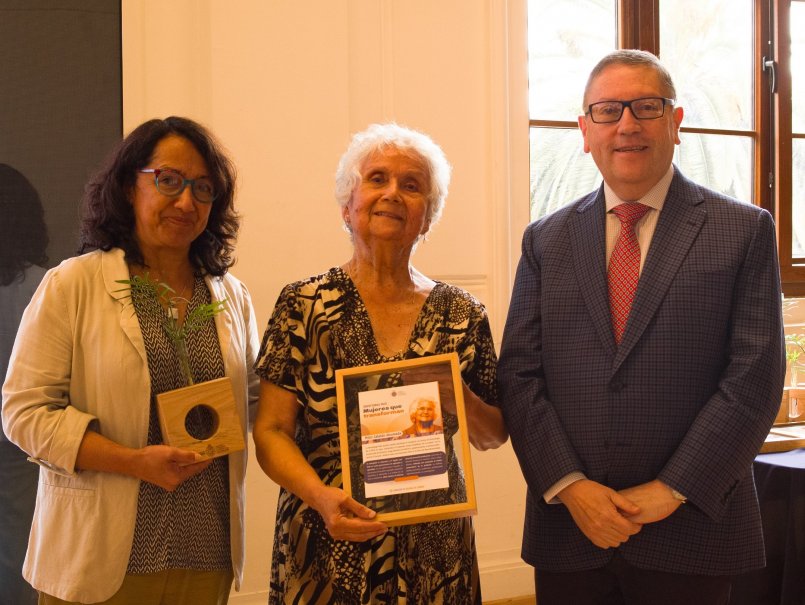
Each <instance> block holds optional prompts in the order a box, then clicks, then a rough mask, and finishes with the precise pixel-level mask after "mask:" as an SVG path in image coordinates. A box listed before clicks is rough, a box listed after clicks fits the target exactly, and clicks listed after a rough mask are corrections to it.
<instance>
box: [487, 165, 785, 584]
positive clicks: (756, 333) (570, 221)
mask: <svg viewBox="0 0 805 605" xmlns="http://www.w3.org/2000/svg"><path fill="white" fill-rule="evenodd" d="M604 221H605V204H604V193H603V187H602V188H600V189H599V190H598V191H597V192H593V193H591V194H590V195H588V196H585V197H583V198H581V199H579V200H577V201H575V202H573V203H572V204H570V205H569V206H566V207H564V208H562V209H560V210H559V211H557V212H555V213H553V214H551V215H550V216H547V217H545V218H543V219H541V220H539V221H536V222H535V223H532V224H531V225H529V227H528V228H527V230H526V232H525V235H524V237H523V247H522V258H521V260H520V264H519V267H518V270H517V276H516V280H515V285H514V291H513V294H512V300H511V306H510V310H509V315H508V319H507V322H506V329H505V332H504V336H503V345H502V349H501V355H500V364H499V370H498V380H499V388H500V395H501V402H502V406H503V411H504V415H505V418H506V423H507V425H508V429H509V431H510V433H511V439H512V444H513V446H514V449H515V452H516V454H517V457H518V460H519V462H520V466H521V468H522V471H523V475H524V476H525V478H526V482H527V484H528V497H527V507H526V519H525V530H524V537H523V558H524V559H525V561H526V562H528V563H530V564H532V565H534V566H536V567H537V568H540V569H544V570H546V571H576V570H583V569H592V568H596V567H601V566H603V565H604V564H605V563H606V562H607V561H608V560H609V558H610V557H611V556H612V554H613V551H612V550H611V549H609V550H604V549H600V548H598V547H596V546H595V545H593V544H592V543H591V542H590V541H589V540H588V539H587V538H586V537H585V536H584V535H583V534H582V533H581V531H580V530H579V529H578V528H577V527H576V525H575V524H574V522H573V520H572V518H571V516H570V514H569V513H568V511H567V509H566V507H565V506H564V505H561V504H550V505H549V504H546V503H545V502H544V500H543V498H542V494H543V493H544V492H545V491H546V490H547V489H548V488H549V487H550V486H551V485H553V484H554V483H555V482H556V481H558V480H559V479H560V478H562V477H564V476H565V475H567V474H568V473H570V472H572V471H582V472H583V473H585V474H586V476H587V477H588V478H589V479H592V480H594V481H598V482H600V483H602V484H604V485H607V486H610V487H612V488H613V489H622V488H626V487H630V486H634V485H637V484H641V483H644V482H647V481H650V480H652V479H656V478H659V479H660V480H662V481H664V482H665V483H667V484H668V485H670V486H672V487H674V488H676V489H677V490H679V491H680V492H682V493H683V494H685V495H686V496H687V497H688V498H689V503H688V504H686V505H684V506H682V507H680V508H679V509H678V510H677V511H676V512H675V513H674V514H673V515H671V516H670V517H669V518H668V519H666V520H664V521H660V522H657V523H652V524H647V525H645V526H644V527H643V529H642V530H641V532H640V533H639V534H637V535H635V536H633V537H631V538H630V539H629V540H628V542H626V543H625V544H623V545H622V546H621V547H619V551H620V552H621V554H622V555H623V557H624V558H625V559H626V560H628V561H629V562H630V563H632V564H633V565H636V566H638V567H642V568H647V569H655V570H662V571H669V572H676V573H695V574H733V573H737V572H741V571H744V570H748V569H752V568H757V567H761V566H763V564H764V553H763V538H762V532H761V523H760V515H759V510H758V505H757V496H756V493H755V487H754V481H753V476H752V460H753V458H754V456H755V455H756V454H757V452H758V450H759V448H760V446H761V444H762V443H763V440H764V438H765V436H766V434H767V433H768V430H769V427H770V426H771V424H772V422H773V419H774V416H775V413H776V411H777V409H778V408H779V404H780V398H781V395H782V388H783V379H784V374H785V357H784V346H783V331H782V317H781V315H782V313H781V295H780V278H779V266H778V261H777V251H776V246H775V233H774V225H773V222H772V219H771V216H770V215H769V214H768V212H766V211H764V210H761V209H759V208H757V207H755V206H751V205H749V204H744V203H741V202H738V201H736V200H733V199H730V198H727V197H725V196H723V195H721V194H718V193H715V192H713V191H710V190H708V189H705V188H704V187H701V186H699V185H696V184H695V183H693V182H691V181H689V180H688V179H686V178H685V177H684V176H682V174H681V173H680V172H679V170H678V169H677V170H676V173H675V176H674V178H673V181H672V183H671V186H670V189H669V191H668V195H667V198H666V200H665V205H664V207H663V209H662V212H661V214H660V217H659V220H658V222H657V227H656V230H655V232H654V237H653V239H652V242H651V246H650V248H649V250H648V255H647V257H646V261H645V264H644V267H643V272H642V273H641V276H640V281H639V284H638V289H637V293H636V295H635V301H634V304H633V307H632V311H631V314H630V316H629V322H628V324H627V327H626V332H625V334H624V337H623V340H622V342H621V344H620V346H617V345H616V344H615V340H614V336H613V334H612V328H611V322H610V313H609V303H608V296H607V283H606V267H605V252H604V246H605V233H604Z"/></svg>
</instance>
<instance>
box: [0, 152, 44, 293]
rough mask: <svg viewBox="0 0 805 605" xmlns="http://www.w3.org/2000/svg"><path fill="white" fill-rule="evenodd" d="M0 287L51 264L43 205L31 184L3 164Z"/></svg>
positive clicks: (0, 180) (0, 176)
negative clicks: (30, 269)
mask: <svg viewBox="0 0 805 605" xmlns="http://www.w3.org/2000/svg"><path fill="white" fill-rule="evenodd" d="M0 216H2V217H3V220H2V221H0V286H8V285H9V284H11V283H13V282H14V280H15V279H19V278H20V277H22V274H23V273H24V272H25V269H27V268H28V267H30V266H31V265H39V266H42V267H44V266H45V264H46V263H47V261H48V257H47V254H45V252H46V250H47V247H48V229H47V225H46V224H45V211H44V209H43V208H42V201H41V200H40V199H39V193H37V191H36V189H35V188H34V186H33V185H32V184H31V182H30V181H29V180H28V179H26V178H25V176H24V175H23V174H22V173H21V172H20V171H18V170H16V169H15V168H12V167H11V166H9V165H8V164H0Z"/></svg>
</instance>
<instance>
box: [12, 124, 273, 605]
mask: <svg viewBox="0 0 805 605" xmlns="http://www.w3.org/2000/svg"><path fill="white" fill-rule="evenodd" d="M234 184H235V183H234V170H233V167H232V164H231V163H230V161H229V160H228V159H227V158H226V156H225V155H224V154H223V152H222V150H221V149H220V147H219V145H218V144H217V143H216V142H215V140H214V139H213V138H212V136H211V135H210V134H209V132H207V131H206V130H205V129H204V128H203V127H202V126H200V125H199V124H197V123H195V122H193V121H191V120H187V119H184V118H177V117H171V118H167V119H164V120H151V121H148V122H146V123H144V124H142V125H141V126H139V127H138V128H136V129H135V130H134V131H132V132H131V134H129V135H128V136H127V137H126V138H125V139H124V140H123V141H122V142H121V143H120V144H119V145H118V146H117V148H116V149H115V150H114V152H113V153H112V155H111V156H110V157H109V160H108V162H107V163H106V165H105V167H104V168H103V169H102V170H101V171H100V172H99V173H98V174H97V175H96V176H95V177H94V178H93V179H92V180H91V182H90V183H89V184H88V186H87V188H86V193H85V196H84V200H83V206H84V208H83V210H84V216H83V224H82V227H81V244H82V251H87V250H90V251H89V252H86V253H85V254H82V255H81V256H78V257H76V258H72V259H69V260H66V261H64V262H63V263H61V264H60V265H59V266H58V267H56V268H54V269H51V270H50V271H49V272H48V273H47V274H46V275H45V277H44V279H43V281H42V283H41V285H40V286H39V288H38V289H37V291H36V293H35V294H34V297H33V299H32V301H31V304H30V305H29V306H28V308H27V310H26V311H25V314H24V316H23V318H22V322H21V324H20V328H19V332H18V335H17V340H16V344H15V347H14V351H13V353H12V358H11V362H10V366H9V370H8V376H7V378H6V382H5V385H4V387H3V401H4V403H3V424H4V428H5V431H6V434H7V435H8V436H9V438H10V439H11V440H12V441H13V442H15V443H16V444H17V445H19V446H20V447H21V448H22V449H23V450H25V451H26V452H27V453H28V454H30V456H31V457H32V459H33V460H35V461H36V462H38V463H39V464H40V465H41V469H42V470H41V471H40V482H39V493H38V496H37V503H36V511H35V513H34V521H33V527H32V530H31V540H30V544H29V547H28V555H27V558H26V561H25V567H24V570H23V573H24V575H25V578H26V579H27V580H28V581H29V582H30V583H31V584H32V585H33V586H34V588H36V589H37V590H39V591H40V601H39V602H40V604H51V603H64V602H70V603H98V602H103V603H110V604H118V603H121V604H123V603H125V604H129V603H131V604H133V603H137V604H138V605H148V604H152V603H153V604H157V603H171V604H175V603H178V604H184V603H187V604H191V603H192V604H193V605H199V604H218V603H226V601H227V600H228V594H229V590H230V586H231V583H232V579H233V574H234V577H235V578H237V579H238V580H237V581H236V585H237V583H238V581H239V579H240V576H241V570H242V564H243V481H244V470H245V464H246V453H245V452H238V453H234V454H230V455H228V456H225V457H220V458H215V459H214V460H210V459H200V456H198V455H197V454H194V453H193V452H189V451H186V450H182V449H177V448H174V447H170V446H168V445H163V444H162V437H161V433H160V429H159V424H158V419H157V413H156V411H155V403H154V400H155V395H156V394H157V393H161V392H164V391H167V390H171V389H174V388H178V387H181V386H184V378H183V373H182V370H181V368H180V364H179V362H178V360H177V356H176V354H175V352H174V350H173V348H172V343H171V341H170V340H169V338H168V336H167V334H166V332H165V330H164V329H163V324H162V321H161V318H162V316H163V315H164V313H165V312H166V311H167V310H168V309H165V308H162V306H166V307H173V308H175V309H176V311H177V315H178V320H179V321H180V322H181V321H183V319H184V317H185V316H186V315H187V314H189V313H191V312H192V311H193V310H194V309H195V308H197V307H199V306H200V305H205V304H209V303H211V302H212V301H223V300H225V301H226V303H225V308H224V310H223V312H221V313H218V314H217V315H216V316H215V318H214V321H212V320H211V321H209V322H207V323H206V324H205V325H203V326H202V327H201V328H200V329H198V330H197V331H195V332H193V333H191V334H190V335H189V336H188V339H187V345H188V346H187V348H188V349H189V351H190V355H189V363H190V367H191V368H192V370H193V374H194V375H195V378H196V380H198V381H203V380H211V379H215V378H219V377H223V376H229V377H230V378H231V380H232V384H233V386H234V392H235V398H236V402H237V405H238V409H239V412H240V416H241V421H242V425H243V426H242V430H243V434H244V436H245V434H246V422H247V403H248V401H249V399H250V397H249V395H250V388H251V391H252V392H254V391H255V389H256V386H257V379H256V376H255V375H254V373H253V372H252V370H251V366H252V363H253V361H254V359H255V353H256V351H257V344H258V342H259V341H258V338H257V334H256V330H255V327H254V313H253V310H252V306H251V302H250V299H249V295H248V293H247V291H246V289H245V288H244V287H243V285H242V284H241V283H240V282H239V281H238V280H237V279H235V278H234V277H232V276H231V275H229V274H228V273H227V271H228V269H229V267H230V266H231V265H232V263H233V257H232V252H233V246H234V241H235V236H236V234H237V229H238V219H237V215H236V214H235V211H234V207H233V199H234ZM146 274H148V275H149V276H150V278H151V279H153V280H156V281H158V282H160V283H164V284H166V285H167V286H168V287H169V288H170V290H169V292H172V293H173V296H172V297H171V298H167V299H166V298H165V297H163V298H162V299H149V298H148V297H146V296H139V295H135V293H134V292H132V293H131V294H132V295H131V296H130V297H127V296H126V293H125V292H123V293H122V292H121V288H125V286H123V285H121V283H119V282H120V281H121V280H123V281H125V280H131V279H132V278H133V277H135V276H145V275H146ZM255 395H256V393H255ZM255 399H256V397H255ZM209 421H210V419H209V418H205V417H203V416H202V417H200V418H199V419H198V420H195V419H193V420H192V422H197V423H198V424H199V426H196V427H195V429H196V430H204V429H205V428H206V429H207V430H209V428H210V427H204V426H200V425H202V424H203V423H204V422H209ZM192 422H191V423H192ZM190 428H191V427H189V426H188V430H190ZM190 432H191V434H192V433H193V431H192V430H190Z"/></svg>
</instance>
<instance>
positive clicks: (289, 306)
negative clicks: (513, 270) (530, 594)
mask: <svg viewBox="0 0 805 605" xmlns="http://www.w3.org/2000/svg"><path fill="white" fill-rule="evenodd" d="M449 178H450V167H449V165H448V163H447V160H446V159H445V157H444V154H443V153H442V151H441V149H440V148H439V147H438V146H437V145H436V144H435V143H434V142H433V141H432V140H431V139H430V138H428V137H427V136H425V135H424V134H421V133H419V132H416V131H413V130H409V129H406V128H403V127H400V126H397V125H395V124H385V125H374V126H371V127H370V128H369V129H368V130H366V131H365V132H362V133H359V134H357V135H355V136H354V138H353V139H352V143H351V144H350V146H349V148H348V149H347V151H346V153H345V154H344V156H343V157H342V158H341V162H340V164H339V166H338V171H337V174H336V198H337V200H338V202H339V204H340V205H341V214H342V217H343V220H344V224H345V226H346V229H347V230H348V231H349V233H350V235H351V239H352V243H353V255H352V258H350V259H349V261H347V262H346V263H344V264H343V265H341V266H340V267H335V268H333V269H330V270H329V271H328V272H327V273H324V274H323V275H318V276H315V277H311V278H309V279H306V280H303V281H299V282H296V283H293V284H290V285H288V286H286V287H285V289H284V290H283V291H282V293H281V294H280V297H279V300H278V302H277V305H276V307H275V309H274V313H273V315H272V317H271V319H270V321H269V324H268V328H267V329H266V332H265V337H264V339H263V343H262V348H261V350H260V355H259V360H258V365H257V371H258V374H259V375H260V377H261V379H262V382H261V393H260V404H259V408H258V414H257V419H256V421H255V427H254V440H255V443H256V446H257V457H258V461H259V462H260V464H261V466H262V468H263V469H264V470H265V472H266V473H267V474H268V476H269V477H271V478H272V479H274V480H275V481H276V482H277V483H279V484H280V486H282V488H283V489H282V491H281V494H280V499H279V505H278V511H277V528H276V534H275V539H274V554H273V560H272V570H271V583H270V591H271V592H270V596H269V603H271V604H280V603H306V604H314V603H328V604H344V605H347V604H349V605H354V604H356V603H445V604H456V605H467V604H472V603H481V593H480V586H479V577H478V564H477V558H476V554H475V549H474V537H473V531H472V525H471V521H470V519H469V518H462V519H451V520H447V521H437V522H431V523H423V524H417V525H408V526H401V527H393V528H388V527H386V526H385V525H384V524H383V523H380V522H378V521H376V520H374V519H373V517H374V515H375V513H374V512H373V511H372V510H370V509H369V508H367V507H365V506H363V505H361V504H359V503H358V502H357V501H355V500H354V499H352V498H350V497H348V496H347V495H346V493H345V492H344V491H343V490H342V489H341V486H342V483H341V481H342V480H341V464H340V450H339V436H338V416H337V406H336V393H335V375H334V372H335V370H337V369H339V368H348V367H354V366H363V365H367V364H374V363H381V362H388V361H394V360H401V359H410V358H415V357H421V356H425V355H433V354H438V353H448V352H453V351H454V352H456V353H457V354H458V356H459V358H460V365H461V372H462V377H463V380H464V383H465V385H464V398H465V401H466V412H467V421H468V428H469V437H470V441H471V442H472V443H473V444H474V445H475V446H476V447H477V448H478V449H486V448H491V447H497V446H499V445H500V444H501V443H503V442H504V441H505V440H506V439H507V433H506V429H505V427H504V425H503V420H502V416H501V413H500V411H499V410H498V408H497V407H495V405H494V404H495V403H496V390H495V367H496V357H495V351H494V345H493V342H492V337H491V333H490V329H489V323H488V320H487V317H486V312H485V310H484V307H483V306H482V305H481V304H480V303H479V302H478V301H477V300H475V299H474V298H473V297H472V296H470V295H469V294H468V293H467V292H464V291H462V290H460V289H458V288H455V287H453V286H450V285H448V284H445V283H442V282H436V281H433V280H431V279H429V278H428V277H426V276H425V275H423V274H422V273H420V272H419V271H417V270H416V269H415V268H414V267H413V266H412V265H411V254H412V253H413V251H414V248H415V247H416V245H417V242H419V240H420V239H421V238H422V237H424V236H425V234H426V233H428V231H429V229H430V228H431V227H432V226H433V225H434V224H435V223H436V221H437V220H438V219H439V216H440V215H441V212H442V208H443V205H444V199H445V196H446V195H447V186H448V183H449ZM454 426H455V424H454ZM452 430H453V432H455V428H453V429H452ZM449 436H452V435H449ZM447 443H448V457H449V459H450V462H451V469H455V468H456V467H455V465H454V464H453V463H454V461H455V453H454V452H453V450H452V445H451V440H450V439H448V440H447Z"/></svg>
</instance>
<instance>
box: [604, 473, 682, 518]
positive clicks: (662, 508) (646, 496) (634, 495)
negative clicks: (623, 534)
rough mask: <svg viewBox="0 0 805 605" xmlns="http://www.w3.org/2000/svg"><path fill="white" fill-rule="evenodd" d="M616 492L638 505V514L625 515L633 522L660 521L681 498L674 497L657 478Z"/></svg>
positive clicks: (678, 503) (674, 508)
mask: <svg viewBox="0 0 805 605" xmlns="http://www.w3.org/2000/svg"><path fill="white" fill-rule="evenodd" d="M618 493H619V494H620V495H622V496H623V497H624V498H627V499H628V500H629V501H631V502H633V503H634V504H636V505H637V506H638V507H640V512H639V513H638V514H636V515H632V516H630V517H627V519H629V520H630V521H634V522H635V523H641V524H643V523H654V522H656V521H662V520H663V519H665V518H667V517H669V516H671V515H672V514H673V513H674V511H676V509H677V508H679V507H680V506H681V505H682V501H681V500H677V499H676V498H674V496H673V494H672V492H671V488H670V487H669V486H668V485H666V484H665V483H663V482H662V481H660V480H659V479H655V480H654V481H649V482H648V483H643V484H642V485H635V486H634V487H629V488H627V489H622V490H620V491H619V492H618Z"/></svg>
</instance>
